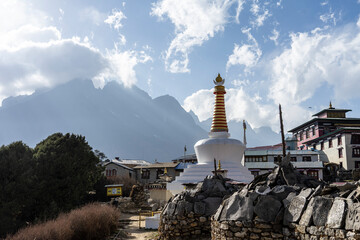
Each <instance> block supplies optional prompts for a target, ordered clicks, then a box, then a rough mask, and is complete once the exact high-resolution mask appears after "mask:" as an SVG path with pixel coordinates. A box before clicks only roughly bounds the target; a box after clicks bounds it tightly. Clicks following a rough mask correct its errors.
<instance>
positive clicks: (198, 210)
mask: <svg viewBox="0 0 360 240" xmlns="http://www.w3.org/2000/svg"><path fill="white" fill-rule="evenodd" d="M194 213H195V214H199V215H204V214H205V203H203V202H195V203H194Z"/></svg>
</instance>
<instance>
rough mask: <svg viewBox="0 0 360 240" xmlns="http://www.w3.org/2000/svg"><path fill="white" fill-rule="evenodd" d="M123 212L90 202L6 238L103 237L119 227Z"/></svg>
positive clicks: (92, 239) (93, 239) (85, 239)
mask: <svg viewBox="0 0 360 240" xmlns="http://www.w3.org/2000/svg"><path fill="white" fill-rule="evenodd" d="M119 216H120V213H119V210H117V209H116V208H114V207H112V206H109V205H102V204H99V203H93V204H88V205H86V206H84V207H82V208H79V209H75V210H73V211H71V212H69V213H67V214H61V215H60V216H59V217H58V218H57V219H55V220H51V221H48V222H45V223H42V224H37V225H33V226H29V227H27V228H24V229H21V230H19V231H18V232H17V233H16V234H15V235H13V236H8V237H7V238H6V240H34V239H37V240H48V239H52V240H68V239H69V240H70V239H71V240H77V239H79V240H80V239H83V240H100V239H105V238H106V237H107V236H109V235H110V234H111V233H112V232H114V231H115V230H116V227H117V223H118V219H119Z"/></svg>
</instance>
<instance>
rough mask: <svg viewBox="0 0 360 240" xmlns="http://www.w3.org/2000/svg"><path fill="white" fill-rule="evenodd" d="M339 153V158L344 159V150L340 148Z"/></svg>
mask: <svg viewBox="0 0 360 240" xmlns="http://www.w3.org/2000/svg"><path fill="white" fill-rule="evenodd" d="M338 151H339V158H342V157H343V150H342V148H339V149H338Z"/></svg>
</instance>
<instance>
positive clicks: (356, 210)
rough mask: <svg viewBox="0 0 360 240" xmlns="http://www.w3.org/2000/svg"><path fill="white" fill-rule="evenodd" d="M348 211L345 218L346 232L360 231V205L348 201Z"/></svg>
mask: <svg viewBox="0 0 360 240" xmlns="http://www.w3.org/2000/svg"><path fill="white" fill-rule="evenodd" d="M346 204H347V206H348V211H347V214H346V218H345V229H346V230H360V226H359V222H360V203H354V202H353V201H351V200H347V201H346Z"/></svg>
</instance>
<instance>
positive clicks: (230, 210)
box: [220, 193, 254, 221]
mask: <svg viewBox="0 0 360 240" xmlns="http://www.w3.org/2000/svg"><path fill="white" fill-rule="evenodd" d="M225 201H226V205H224V208H223V210H222V213H221V215H220V219H221V220H233V221H248V220H252V219H253V215H254V206H253V201H252V199H251V198H250V197H245V196H242V195H240V194H237V193H235V194H233V195H232V196H231V197H230V198H228V199H226V200H225Z"/></svg>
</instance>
